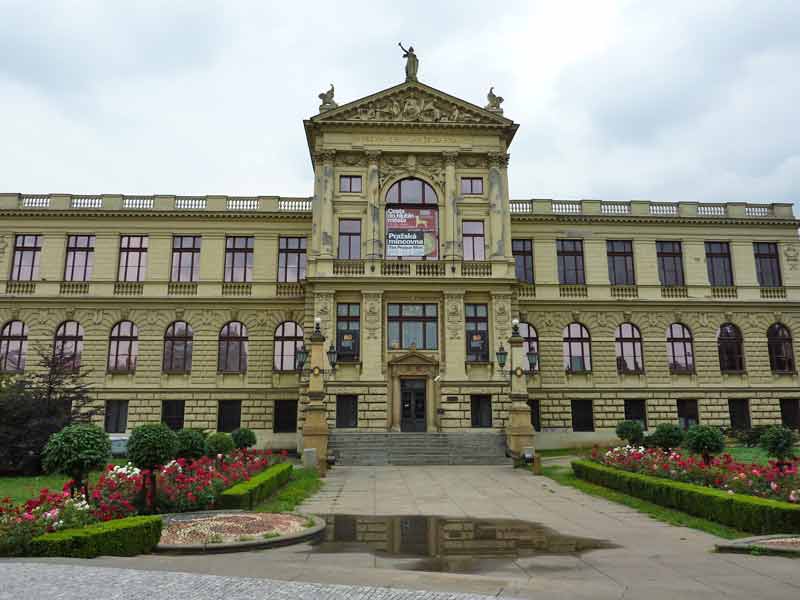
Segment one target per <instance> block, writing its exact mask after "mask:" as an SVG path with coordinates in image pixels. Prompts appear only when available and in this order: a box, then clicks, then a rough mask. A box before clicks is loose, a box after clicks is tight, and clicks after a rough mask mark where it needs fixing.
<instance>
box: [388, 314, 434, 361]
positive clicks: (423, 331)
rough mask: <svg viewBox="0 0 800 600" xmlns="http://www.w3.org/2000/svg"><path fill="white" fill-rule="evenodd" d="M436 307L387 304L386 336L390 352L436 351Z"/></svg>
mask: <svg viewBox="0 0 800 600" xmlns="http://www.w3.org/2000/svg"><path fill="white" fill-rule="evenodd" d="M436 311H437V307H436V305H435V304H389V305H388V306H387V312H388V335H387V340H388V343H389V349H390V350H401V349H402V350H407V349H409V348H411V347H412V346H414V347H415V348H416V349H417V350H436V348H437V347H438V342H437V338H438V335H437V332H438V321H437V312H436Z"/></svg>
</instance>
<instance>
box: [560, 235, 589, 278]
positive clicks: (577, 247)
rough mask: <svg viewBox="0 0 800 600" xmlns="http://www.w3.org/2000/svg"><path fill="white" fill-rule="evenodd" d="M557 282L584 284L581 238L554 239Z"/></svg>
mask: <svg viewBox="0 0 800 600" xmlns="http://www.w3.org/2000/svg"><path fill="white" fill-rule="evenodd" d="M556 255H557V258H558V282H559V283H560V284H561V285H585V284H586V278H585V276H584V272H583V240H556Z"/></svg>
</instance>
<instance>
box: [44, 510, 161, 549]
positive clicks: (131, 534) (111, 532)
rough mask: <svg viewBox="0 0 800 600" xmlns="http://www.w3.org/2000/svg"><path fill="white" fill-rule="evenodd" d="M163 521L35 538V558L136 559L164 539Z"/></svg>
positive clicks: (139, 520) (135, 520)
mask: <svg viewBox="0 0 800 600" xmlns="http://www.w3.org/2000/svg"><path fill="white" fill-rule="evenodd" d="M161 526H162V521H161V517H156V516H151V517H129V518H127V519H117V520H116V521H108V522H105V523H97V524H94V525H89V526H88V527H84V528H82V529H65V530H63V531H56V532H54V533H46V534H44V535H40V536H38V537H35V538H33V540H32V541H31V551H32V554H33V555H34V556H68V557H74V558H94V557H96V556H101V555H106V556H135V555H137V554H146V553H148V552H151V551H152V550H153V548H155V547H156V545H157V544H158V542H159V540H160V539H161Z"/></svg>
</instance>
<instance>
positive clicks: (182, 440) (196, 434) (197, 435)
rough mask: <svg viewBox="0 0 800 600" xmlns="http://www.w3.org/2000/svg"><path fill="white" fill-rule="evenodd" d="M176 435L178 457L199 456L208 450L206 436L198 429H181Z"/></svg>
mask: <svg viewBox="0 0 800 600" xmlns="http://www.w3.org/2000/svg"><path fill="white" fill-rule="evenodd" d="M177 437H178V452H177V456H178V457H179V458H200V457H201V456H205V455H206V453H207V452H208V446H207V445H206V436H205V435H203V432H202V431H200V430H199V429H181V430H180V431H179V432H178V433H177Z"/></svg>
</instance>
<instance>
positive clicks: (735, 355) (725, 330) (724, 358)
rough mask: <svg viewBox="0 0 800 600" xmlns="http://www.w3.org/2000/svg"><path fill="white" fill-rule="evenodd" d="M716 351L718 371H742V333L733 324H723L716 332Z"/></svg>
mask: <svg viewBox="0 0 800 600" xmlns="http://www.w3.org/2000/svg"><path fill="white" fill-rule="evenodd" d="M717 349H718V350H719V370H720V371H722V372H723V373H741V372H742V371H744V350H743V347H742V333H741V332H740V331H739V328H738V327H737V326H736V325H734V324H733V323H725V324H723V325H722V326H720V328H719V331H718V332H717Z"/></svg>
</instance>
